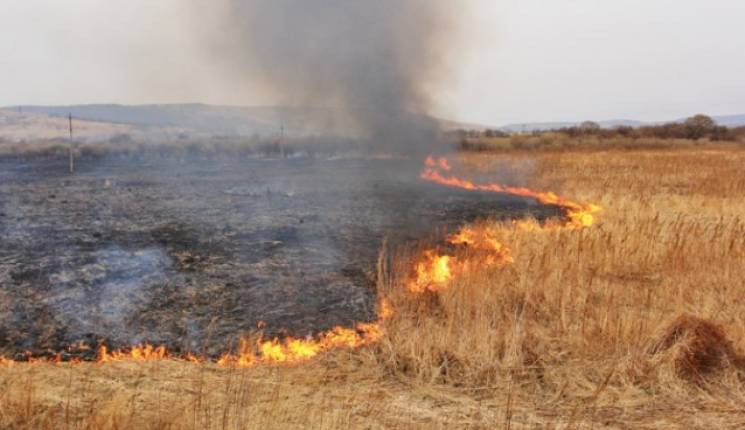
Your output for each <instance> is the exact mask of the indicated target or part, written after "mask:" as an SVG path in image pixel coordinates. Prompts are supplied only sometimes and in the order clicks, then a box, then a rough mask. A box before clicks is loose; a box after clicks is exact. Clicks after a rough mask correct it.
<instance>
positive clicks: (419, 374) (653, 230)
mask: <svg viewBox="0 0 745 430" xmlns="http://www.w3.org/2000/svg"><path fill="white" fill-rule="evenodd" d="M461 161H462V162H463V163H467V164H468V165H469V167H471V168H473V169H478V170H482V171H484V172H486V173H489V172H493V173H500V174H502V176H504V175H503V172H502V171H503V170H504V169H509V168H510V166H519V169H520V170H521V171H520V172H515V174H516V175H517V174H521V175H522V177H523V178H528V181H529V184H528V185H530V186H532V187H533V188H536V189H547V190H556V191H559V192H560V193H561V194H562V195H566V196H569V197H573V198H576V199H577V200H585V201H592V202H595V203H599V204H601V205H602V206H603V207H604V208H605V211H604V213H603V214H601V220H600V221H599V222H598V224H597V225H596V226H595V227H593V228H590V229H586V230H581V231H576V230H574V231H572V230H557V231H550V232H532V233H525V232H516V231H514V230H513V229H511V228H510V227H509V226H505V227H504V228H502V229H500V234H501V235H502V239H503V241H504V243H505V244H506V245H508V246H510V247H511V248H512V251H513V254H514V257H515V263H514V264H512V265H509V266H506V267H503V268H492V269H487V270H481V271H474V272H472V273H470V274H469V275H467V276H465V277H462V278H459V279H457V280H456V281H455V282H454V284H453V285H452V286H451V288H450V289H448V290H447V291H444V292H441V293H439V294H425V295H422V296H417V297H414V296H412V295H410V294H407V293H406V292H405V291H403V288H402V287H401V285H400V284H401V283H402V279H403V278H404V277H405V275H406V274H407V272H408V270H409V268H410V264H411V263H410V262H409V261H408V257H407V255H409V254H411V252H412V250H406V249H404V250H391V252H392V258H387V259H386V261H389V262H390V266H389V267H387V268H385V267H384V268H382V269H381V274H382V276H381V282H380V284H381V286H380V288H381V292H382V294H385V295H386V296H387V297H388V298H389V299H390V301H391V302H392V303H393V306H394V309H395V311H396V312H395V315H394V316H393V318H392V319H390V320H389V321H388V322H387V323H386V331H387V334H386V336H385V338H384V339H383V340H382V341H381V342H380V343H378V344H377V345H375V346H374V347H371V348H366V349H362V350H359V351H336V352H334V353H331V354H329V355H326V356H324V357H322V358H321V359H319V360H317V361H314V362H312V363H308V364H305V365H297V366H284V367H267V368H255V369H248V370H238V369H230V368H220V367H217V366H214V365H192V364H187V363H181V362H175V361H161V362H152V363H144V364H137V363H115V364H110V365H108V364H107V365H102V364H85V365H69V364H61V365H26V364H16V365H13V366H10V367H0V387H2V388H0V426H1V427H5V428H47V429H57V428H194V429H197V428H200V429H201V428H455V427H461V428H501V427H505V428H589V427H612V428H671V427H672V428H681V427H689V428H704V427H707V428H742V427H743V426H745V385H744V384H745V372H744V371H743V369H745V367H743V366H744V365H745V364H744V363H743V358H742V353H743V352H744V351H745V333H744V332H743V330H742V329H743V327H745V321H744V319H745V265H743V264H742V262H743V259H744V258H745V219H744V218H745V169H742V166H743V165H745V151H742V150H741V149H740V148H739V147H737V146H718V147H707V146H704V147H700V148H684V149H677V150H645V151H587V150H583V151H564V152H541V153H531V152H508V153H502V154H490V155H485V154H470V155H463V156H462V157H461ZM525 169H529V171H527V172H526V171H525ZM497 171H499V172H497Z"/></svg>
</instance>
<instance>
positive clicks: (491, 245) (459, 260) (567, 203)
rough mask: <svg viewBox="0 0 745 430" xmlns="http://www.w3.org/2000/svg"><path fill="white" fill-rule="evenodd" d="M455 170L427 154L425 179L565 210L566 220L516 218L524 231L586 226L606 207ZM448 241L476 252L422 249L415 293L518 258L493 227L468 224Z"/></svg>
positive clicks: (412, 282)
mask: <svg viewBox="0 0 745 430" xmlns="http://www.w3.org/2000/svg"><path fill="white" fill-rule="evenodd" d="M451 169H452V167H451V165H450V162H449V161H448V160H447V159H446V158H444V157H440V158H434V157H432V156H429V157H427V159H426V160H425V163H424V170H422V173H421V175H420V176H421V178H422V179H424V180H427V181H431V182H434V183H437V184H440V185H445V186H448V187H455V188H462V189H466V190H473V191H488V192H493V193H503V194H510V195H515V196H521V197H530V198H534V199H536V200H538V201H539V202H540V203H542V204H546V205H556V206H559V207H561V208H562V210H563V211H564V216H565V218H564V220H562V221H561V222H560V223H557V222H548V223H546V224H543V225H541V224H539V223H537V222H535V221H515V222H514V223H513V225H514V227H515V228H516V229H517V230H518V231H522V232H535V231H550V230H556V229H562V228H570V229H575V228H585V227H590V226H592V225H593V224H594V222H595V214H596V213H598V212H600V211H601V210H602V208H601V207H600V206H598V205H596V204H592V203H578V202H575V201H572V200H569V199H566V198H563V197H559V196H558V195H556V194H555V193H552V192H540V191H533V190H531V189H528V188H523V187H512V186H508V185H502V184H494V183H492V184H475V183H473V182H471V181H469V180H465V179H461V178H458V177H456V176H453V175H447V176H446V175H445V174H443V173H442V172H443V171H444V172H449V171H450V170H451ZM448 242H449V243H450V244H451V245H454V246H456V247H468V248H469V249H471V250H472V253H471V254H469V255H467V256H466V257H456V256H453V255H448V254H442V253H440V252H439V250H437V249H427V250H425V251H423V252H422V254H421V256H420V257H419V259H418V261H417V262H416V263H415V264H414V271H413V272H414V274H413V276H412V277H411V279H410V280H409V282H408V283H407V287H408V289H409V291H411V292H412V293H415V294H419V293H423V292H425V291H432V292H437V291H442V290H444V289H446V288H447V287H448V286H449V284H450V283H451V281H452V280H453V279H455V278H457V277H459V276H461V275H462V274H464V273H466V272H468V271H469V270H470V269H471V268H472V267H481V268H489V267H495V266H505V265H508V264H512V263H513V262H514V259H513V257H512V251H511V250H510V248H508V247H506V246H504V245H503V244H502V243H501V242H500V241H499V239H498V238H497V234H496V232H495V231H494V230H492V229H489V228H482V229H476V228H474V227H469V226H465V227H462V228H461V230H460V231H459V232H458V233H456V234H454V235H452V236H450V237H449V238H448Z"/></svg>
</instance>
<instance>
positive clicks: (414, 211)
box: [0, 157, 559, 357]
mask: <svg viewBox="0 0 745 430" xmlns="http://www.w3.org/2000/svg"><path fill="white" fill-rule="evenodd" d="M66 168H67V164H66V160H64V159H51V160H50V159H47V160H40V159H37V160H20V159H5V160H0V355H5V356H11V357H13V356H15V357H18V356H19V355H20V354H23V353H24V352H26V351H30V352H31V353H32V354H33V355H46V354H51V353H53V352H57V351H60V350H62V349H64V348H66V347H68V346H69V345H73V344H77V343H80V342H82V343H83V344H85V345H89V346H95V345H97V344H99V343H100V342H105V343H106V344H107V345H109V346H110V347H112V348H121V347H127V346H131V345H133V344H141V343H144V342H148V343H152V344H164V345H167V346H168V347H169V349H171V350H174V351H180V352H185V351H196V352H200V353H202V352H206V353H207V354H209V355H214V354H218V353H222V352H225V351H228V350H230V349H231V345H234V344H235V342H236V341H237V339H239V338H240V337H241V336H242V335H245V334H247V333H248V332H250V331H252V330H255V329H256V327H257V324H258V323H259V321H263V322H265V323H266V331H267V332H268V334H269V335H282V334H283V333H289V334H292V335H295V336H304V335H308V334H312V333H315V332H318V331H321V330H325V329H328V328H330V327H332V326H335V325H350V324H352V323H354V322H356V321H363V320H373V319H374V318H375V315H374V303H375V292H374V288H373V285H374V269H375V261H376V256H377V253H378V251H379V249H380V245H381V242H382V239H383V237H384V236H388V237H389V238H390V239H391V240H392V241H393V242H394V243H404V242H407V241H414V240H417V239H420V238H423V237H426V236H427V235H429V234H431V232H433V231H434V230H435V229H437V228H442V229H446V228H455V227H456V226H458V225H460V224H462V223H464V222H467V221H472V220H474V219H476V218H485V217H492V218H519V217H525V216H528V215H531V216H534V217H536V218H539V219H542V218H545V217H549V216H557V215H559V210H558V208H555V207H546V206H541V205H537V204H536V203H535V202H534V201H532V200H529V199H520V198H514V197H509V196H498V195H494V194H485V193H470V192H465V191H460V190H454V189H449V188H445V187H440V186H437V185H434V184H428V183H425V182H423V181H421V180H418V179H416V175H417V173H418V166H416V165H414V164H412V163H410V162H405V161H397V160H374V159H308V158H306V159H294V160H285V159H282V160H270V159H230V158H229V157H210V158H191V159H183V158H181V159H170V158H168V157H165V158H158V157H153V158H146V159H139V160H136V159H131V158H121V159H115V158H109V159H97V160H81V161H80V162H79V164H78V171H77V172H76V173H75V174H74V175H69V174H68V173H67V172H66ZM82 354H83V355H85V354H87V353H85V352H83V353H82Z"/></svg>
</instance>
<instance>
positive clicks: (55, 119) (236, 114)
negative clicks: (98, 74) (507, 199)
mask: <svg viewBox="0 0 745 430" xmlns="http://www.w3.org/2000/svg"><path fill="white" fill-rule="evenodd" d="M353 113H355V114H360V115H364V114H365V113H366V112H364V111H359V112H353ZM68 114H72V115H73V117H74V119H75V121H76V122H77V123H78V128H79V131H80V133H79V134H78V136H79V137H81V138H88V139H96V138H107V137H110V136H112V135H117V134H130V135H132V136H133V137H136V138H140V139H150V140H160V139H166V140H168V139H173V138H174V137H179V138H180V137H183V136H188V137H192V138H198V137H202V136H219V135H222V136H251V135H272V134H277V133H279V131H280V128H282V129H283V130H284V132H285V133H287V134H289V135H329V134H342V135H345V134H351V133H353V131H352V130H351V129H350V125H349V124H350V121H349V118H350V112H349V111H345V110H342V109H332V108H319V107H291V106H252V107H251V106H249V107H246V106H214V105H205V104H163V105H161V104H154V105H135V106H127V105H117V104H90V105H71V106H12V107H8V108H5V109H4V110H0V137H2V138H6V139H10V140H21V139H31V138H49V137H64V134H65V132H66V128H65V123H66V121H64V120H63V118H66V117H67V115H68ZM386 114H388V115H391V116H392V117H397V116H400V115H409V116H411V120H412V121H417V120H428V121H432V120H434V121H437V122H438V123H439V124H440V125H441V126H442V127H443V128H444V129H445V130H455V129H470V130H484V129H486V128H493V129H501V130H504V131H507V132H513V133H514V132H529V131H535V130H539V131H540V130H550V129H558V128H564V127H571V126H576V125H579V124H581V123H582V121H575V122H571V121H570V122H532V123H522V124H520V123H516V124H508V125H505V126H502V127H496V126H486V125H480V124H469V123H463V122H457V121H450V120H444V119H438V118H433V117H428V116H425V115H417V114H411V113H398V114H396V113H386ZM351 116H355V115H351ZM714 119H715V120H716V121H717V122H718V123H719V124H722V125H726V126H730V127H733V126H743V125H745V114H743V115H729V116H717V117H714ZM677 121H682V119H681V120H677ZM673 122H675V121H673ZM598 124H600V125H601V126H602V127H606V128H613V127H618V126H621V125H624V126H631V127H638V126H643V125H653V124H659V122H657V123H654V122H643V121H637V120H630V119H616V120H607V121H599V122H598Z"/></svg>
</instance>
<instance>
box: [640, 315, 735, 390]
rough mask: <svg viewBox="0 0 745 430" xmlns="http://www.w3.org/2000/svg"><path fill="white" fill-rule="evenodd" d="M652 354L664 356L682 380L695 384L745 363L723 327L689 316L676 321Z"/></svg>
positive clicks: (652, 346)
mask: <svg viewBox="0 0 745 430" xmlns="http://www.w3.org/2000/svg"><path fill="white" fill-rule="evenodd" d="M649 353H650V354H652V355H662V357H660V358H662V361H666V362H671V363H672V365H673V367H674V370H675V374H676V375H677V376H678V377H679V378H681V379H685V380H688V381H692V382H701V381H702V379H703V378H704V377H706V376H709V375H713V374H716V373H720V372H721V371H722V370H724V369H726V368H728V367H730V366H735V367H737V368H740V369H742V368H743V363H745V359H743V357H742V356H740V355H739V354H738V353H737V352H736V351H735V349H734V347H733V346H732V343H731V342H730V341H729V340H728V339H727V336H726V335H725V332H724V329H723V328H722V327H721V326H720V325H718V324H715V323H713V322H711V321H707V320H705V319H702V318H697V317H693V316H690V315H682V316H680V317H678V318H677V319H676V320H675V321H673V322H672V323H671V324H670V325H669V326H668V327H667V328H666V329H665V330H664V331H663V332H662V334H661V336H659V338H658V339H657V340H656V341H655V342H653V344H652V345H651V347H650V348H649Z"/></svg>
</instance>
